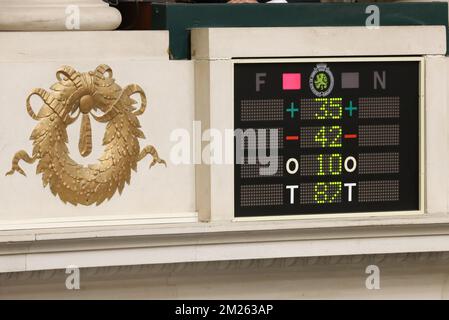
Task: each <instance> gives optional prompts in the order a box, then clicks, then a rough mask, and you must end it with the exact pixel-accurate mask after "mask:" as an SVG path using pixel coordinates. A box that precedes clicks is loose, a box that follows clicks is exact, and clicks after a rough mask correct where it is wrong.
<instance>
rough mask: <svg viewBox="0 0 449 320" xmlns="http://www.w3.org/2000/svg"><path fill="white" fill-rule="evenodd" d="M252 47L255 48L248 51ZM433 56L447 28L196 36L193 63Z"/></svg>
mask: <svg viewBox="0 0 449 320" xmlns="http://www.w3.org/2000/svg"><path fill="white" fill-rule="evenodd" d="M348 35H350V36H348ZM249 43H251V45H248V44H249ZM430 54H446V28H445V27H444V26H381V27H380V28H379V29H368V28H366V27H300V28H294V27H289V28H209V29H193V30H192V59H196V60H200V59H211V60H215V59H230V58H256V57H264V58H271V57H278V58H279V57H313V56H318V57H319V56H331V57H338V56H388V55H390V56H395V55H430Z"/></svg>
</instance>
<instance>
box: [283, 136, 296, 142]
mask: <svg viewBox="0 0 449 320" xmlns="http://www.w3.org/2000/svg"><path fill="white" fill-rule="evenodd" d="M285 140H287V141H298V140H299V136H286V137H285Z"/></svg>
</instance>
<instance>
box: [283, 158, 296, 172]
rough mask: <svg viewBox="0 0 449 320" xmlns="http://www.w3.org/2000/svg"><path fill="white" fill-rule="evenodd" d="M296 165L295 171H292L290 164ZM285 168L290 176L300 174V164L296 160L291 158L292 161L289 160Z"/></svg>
mask: <svg viewBox="0 0 449 320" xmlns="http://www.w3.org/2000/svg"><path fill="white" fill-rule="evenodd" d="M292 162H293V163H294V169H293V170H291V169H290V167H291V166H290V164H291V163H292ZM285 168H286V169H287V172H288V173H289V174H295V173H296V172H298V169H299V163H298V160H296V159H295V158H290V159H288V160H287V163H286V165H285Z"/></svg>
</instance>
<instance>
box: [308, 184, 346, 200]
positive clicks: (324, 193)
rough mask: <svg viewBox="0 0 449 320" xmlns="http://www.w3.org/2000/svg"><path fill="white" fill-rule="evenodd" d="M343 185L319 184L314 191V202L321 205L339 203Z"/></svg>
mask: <svg viewBox="0 0 449 320" xmlns="http://www.w3.org/2000/svg"><path fill="white" fill-rule="evenodd" d="M341 185H342V183H341V182H340V181H335V182H317V183H316V184H315V186H314V190H313V191H314V196H313V199H314V201H315V202H316V203H319V204H324V203H333V202H338V200H339V198H340V197H341Z"/></svg>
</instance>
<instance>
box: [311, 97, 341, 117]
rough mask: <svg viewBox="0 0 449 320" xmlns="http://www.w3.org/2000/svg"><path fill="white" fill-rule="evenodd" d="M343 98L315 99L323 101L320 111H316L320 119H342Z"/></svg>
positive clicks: (316, 115)
mask: <svg viewBox="0 0 449 320" xmlns="http://www.w3.org/2000/svg"><path fill="white" fill-rule="evenodd" d="M342 100H343V98H315V99H314V101H316V102H321V107H320V110H319V111H320V112H319V113H315V117H316V118H317V119H319V120H323V119H341V116H342V114H343V107H342Z"/></svg>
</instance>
